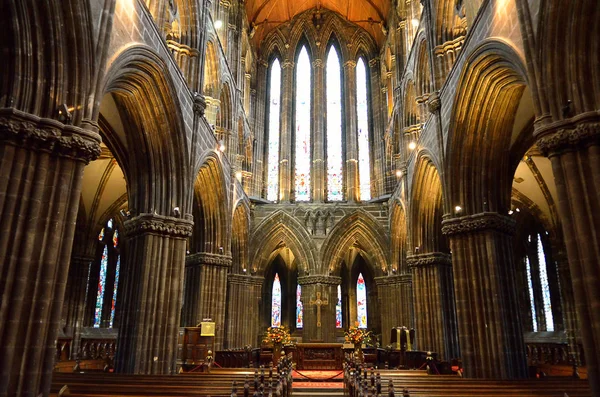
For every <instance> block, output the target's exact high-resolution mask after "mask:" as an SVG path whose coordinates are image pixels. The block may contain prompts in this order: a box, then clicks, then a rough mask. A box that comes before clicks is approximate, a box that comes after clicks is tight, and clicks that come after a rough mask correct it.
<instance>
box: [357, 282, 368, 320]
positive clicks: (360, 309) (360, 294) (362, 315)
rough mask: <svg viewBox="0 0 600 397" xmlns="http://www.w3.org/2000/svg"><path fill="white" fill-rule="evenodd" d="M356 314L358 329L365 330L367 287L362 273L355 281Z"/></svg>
mask: <svg viewBox="0 0 600 397" xmlns="http://www.w3.org/2000/svg"><path fill="white" fill-rule="evenodd" d="M356 314H357V319H356V321H357V322H358V328H367V286H366V285H365V279H364V278H363V275H362V273H359V275H358V280H357V281H356Z"/></svg>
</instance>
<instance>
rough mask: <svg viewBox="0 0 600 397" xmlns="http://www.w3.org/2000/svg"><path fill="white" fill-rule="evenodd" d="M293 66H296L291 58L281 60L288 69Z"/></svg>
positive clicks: (283, 66)
mask: <svg viewBox="0 0 600 397" xmlns="http://www.w3.org/2000/svg"><path fill="white" fill-rule="evenodd" d="M293 67H294V62H292V61H290V60H289V59H285V60H284V61H283V62H281V68H282V69H288V68H293Z"/></svg>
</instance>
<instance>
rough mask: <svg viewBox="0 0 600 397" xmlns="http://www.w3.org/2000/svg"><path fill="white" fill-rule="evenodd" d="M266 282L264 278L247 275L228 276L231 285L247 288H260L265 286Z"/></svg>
mask: <svg viewBox="0 0 600 397" xmlns="http://www.w3.org/2000/svg"><path fill="white" fill-rule="evenodd" d="M264 280H265V279H264V277H257V276H250V275H245V274H228V275H227V281H228V282H229V283H231V284H238V285H247V286H252V285H256V286H258V287H261V286H262V285H263V282H264Z"/></svg>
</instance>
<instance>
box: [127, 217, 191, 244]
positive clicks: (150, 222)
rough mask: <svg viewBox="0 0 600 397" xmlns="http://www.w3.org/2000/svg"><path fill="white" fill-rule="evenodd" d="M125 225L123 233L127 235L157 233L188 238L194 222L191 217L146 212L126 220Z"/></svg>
mask: <svg viewBox="0 0 600 397" xmlns="http://www.w3.org/2000/svg"><path fill="white" fill-rule="evenodd" d="M123 225H124V229H125V230H124V233H123V234H124V235H125V236H127V237H132V236H138V235H142V234H156V235H166V236H170V237H176V238H187V237H189V236H191V235H192V231H193V228H192V226H193V225H194V222H193V221H191V220H189V219H181V218H174V217H172V216H163V215H157V214H147V213H146V214H140V215H138V216H136V217H134V218H132V219H129V220H126V221H125V223H124V224H123Z"/></svg>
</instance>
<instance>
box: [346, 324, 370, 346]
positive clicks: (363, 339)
mask: <svg viewBox="0 0 600 397" xmlns="http://www.w3.org/2000/svg"><path fill="white" fill-rule="evenodd" d="M344 339H345V340H346V342H348V343H353V344H355V345H356V344H362V343H367V342H369V341H370V340H371V331H367V330H366V329H363V328H358V326H354V327H350V328H348V331H346V332H345V334H344Z"/></svg>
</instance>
